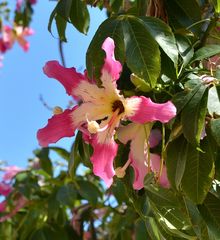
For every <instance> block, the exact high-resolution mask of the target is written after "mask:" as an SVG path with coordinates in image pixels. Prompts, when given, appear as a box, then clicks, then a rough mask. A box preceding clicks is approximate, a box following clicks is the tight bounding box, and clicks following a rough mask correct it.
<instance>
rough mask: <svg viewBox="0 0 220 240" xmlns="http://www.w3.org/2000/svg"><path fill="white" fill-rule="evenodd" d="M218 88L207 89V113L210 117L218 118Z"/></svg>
mask: <svg viewBox="0 0 220 240" xmlns="http://www.w3.org/2000/svg"><path fill="white" fill-rule="evenodd" d="M218 91H219V86H214V87H212V88H210V89H209V95H208V112H209V114H211V115H212V116H213V115H214V114H217V115H219V116H220V99H219V94H218Z"/></svg>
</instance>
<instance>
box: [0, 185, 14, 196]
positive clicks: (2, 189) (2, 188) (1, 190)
mask: <svg viewBox="0 0 220 240" xmlns="http://www.w3.org/2000/svg"><path fill="white" fill-rule="evenodd" d="M11 191H12V187H11V186H10V185H9V184H6V183H3V182H0V195H3V196H8V195H9V194H10V193H11Z"/></svg>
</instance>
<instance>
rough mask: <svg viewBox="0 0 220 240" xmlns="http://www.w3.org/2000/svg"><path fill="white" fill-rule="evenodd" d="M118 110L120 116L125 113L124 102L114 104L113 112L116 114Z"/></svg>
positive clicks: (117, 101) (118, 101)
mask: <svg viewBox="0 0 220 240" xmlns="http://www.w3.org/2000/svg"><path fill="white" fill-rule="evenodd" d="M117 109H119V113H118V114H121V113H123V112H124V111H125V108H124V105H123V103H122V101H120V100H116V101H114V102H113V104H112V112H115V111H116V110H117Z"/></svg>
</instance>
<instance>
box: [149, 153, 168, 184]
mask: <svg viewBox="0 0 220 240" xmlns="http://www.w3.org/2000/svg"><path fill="white" fill-rule="evenodd" d="M150 158H151V169H152V171H153V172H156V173H159V171H160V161H161V159H160V156H159V155H158V154H153V153H151V156H150ZM160 184H161V186H163V187H165V188H169V187H170V183H169V180H168V178H167V169H166V166H163V170H162V174H161V176H160Z"/></svg>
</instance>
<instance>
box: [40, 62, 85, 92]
mask: <svg viewBox="0 0 220 240" xmlns="http://www.w3.org/2000/svg"><path fill="white" fill-rule="evenodd" d="M43 71H44V73H45V74H46V75H47V76H48V77H49V78H54V79H56V80H58V81H59V82H60V83H61V84H62V85H63V86H64V88H65V89H66V92H67V94H68V95H72V94H73V89H74V88H76V87H77V86H78V84H79V83H80V82H81V81H82V80H86V78H85V76H84V75H83V74H81V73H78V72H76V69H75V68H65V67H63V66H61V65H60V64H59V62H57V61H49V62H47V63H46V64H45V66H44V68H43Z"/></svg>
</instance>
